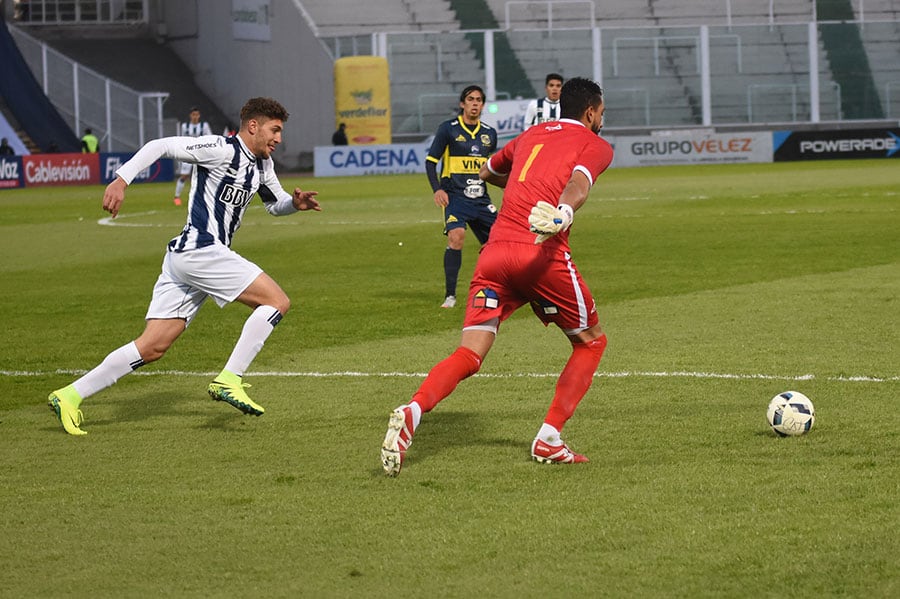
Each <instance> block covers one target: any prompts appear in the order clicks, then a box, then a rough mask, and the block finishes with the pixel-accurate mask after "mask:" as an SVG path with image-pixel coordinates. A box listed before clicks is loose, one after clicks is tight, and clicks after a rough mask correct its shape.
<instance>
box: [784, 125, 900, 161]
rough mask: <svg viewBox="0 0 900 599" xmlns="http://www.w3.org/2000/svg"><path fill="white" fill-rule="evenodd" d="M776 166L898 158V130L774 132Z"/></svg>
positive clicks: (899, 134) (899, 152)
mask: <svg viewBox="0 0 900 599" xmlns="http://www.w3.org/2000/svg"><path fill="white" fill-rule="evenodd" d="M772 143H773V146H774V157H775V161H776V162H781V161H791V160H835V159H843V158H900V129H848V130H838V131H775V132H773V133H772Z"/></svg>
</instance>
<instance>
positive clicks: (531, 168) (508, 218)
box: [488, 119, 613, 250]
mask: <svg viewBox="0 0 900 599" xmlns="http://www.w3.org/2000/svg"><path fill="white" fill-rule="evenodd" d="M612 159H613V150H612V147H611V146H610V145H609V143H608V142H607V141H606V140H604V139H602V138H601V137H599V136H598V135H597V134H596V133H594V132H592V131H591V130H590V129H588V128H587V127H585V126H584V125H583V124H581V123H580V122H578V121H574V120H571V119H561V120H559V121H554V122H549V123H543V124H541V125H537V126H534V127H531V128H530V129H528V130H527V131H525V132H524V133H522V134H521V135H519V136H518V137H516V138H515V139H513V140H512V141H510V142H509V143H507V144H506V145H505V146H504V147H503V149H502V150H500V151H499V152H497V153H496V154H494V155H493V156H491V158H490V160H489V161H488V168H489V169H490V170H491V172H493V173H495V174H498V175H503V174H506V173H509V181H508V182H507V184H506V189H505V190H504V191H503V205H502V206H501V208H500V214H499V215H498V216H497V221H496V222H495V223H494V226H493V228H492V229H491V236H490V240H489V242H490V241H516V242H522V243H529V244H533V243H534V233H532V232H531V231H530V230H529V225H528V215H529V214H531V209H532V207H534V205H535V204H537V202H538V201H539V200H544V201H545V202H549V203H550V204H553V205H554V206H556V205H558V203H559V196H560V195H562V192H563V189H565V187H566V183H568V182H569V179H570V178H571V176H572V173H574V172H575V171H581V172H582V173H584V175H585V176H586V177H587V178H588V179H589V180H590V181H591V184H593V183H594V181H596V180H597V177H599V176H600V174H601V173H602V172H603V171H605V170H606V168H607V167H608V166H609V164H610V163H611V162H612ZM543 245H545V246H551V247H554V246H555V247H559V248H563V249H566V250H568V249H569V232H568V231H563V232H561V233H559V234H558V235H554V236H553V237H551V238H550V239H548V240H547V241H545V242H544V244H543Z"/></svg>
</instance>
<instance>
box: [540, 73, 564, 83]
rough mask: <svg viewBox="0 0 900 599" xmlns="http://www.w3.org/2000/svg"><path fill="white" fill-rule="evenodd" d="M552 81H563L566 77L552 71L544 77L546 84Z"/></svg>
mask: <svg viewBox="0 0 900 599" xmlns="http://www.w3.org/2000/svg"><path fill="white" fill-rule="evenodd" d="M551 81H559V82H560V83H562V82H563V81H565V79H563V76H562V75H560V74H559V73H550V74H549V75H547V78H546V79H544V85H547V84H548V83H550V82H551Z"/></svg>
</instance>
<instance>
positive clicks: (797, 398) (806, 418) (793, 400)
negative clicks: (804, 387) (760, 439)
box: [766, 391, 816, 437]
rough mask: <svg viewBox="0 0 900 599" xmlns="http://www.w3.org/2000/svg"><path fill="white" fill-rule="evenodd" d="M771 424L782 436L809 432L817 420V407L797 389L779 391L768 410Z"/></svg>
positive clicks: (767, 417) (767, 418) (793, 435)
mask: <svg viewBox="0 0 900 599" xmlns="http://www.w3.org/2000/svg"><path fill="white" fill-rule="evenodd" d="M766 420H768V421H769V426H771V427H772V430H773V431H775V432H776V433H777V434H778V435H779V436H781V437H797V436H799V435H803V434H806V433H808V432H809V429H811V428H812V427H813V424H814V423H815V422H816V408H815V407H813V403H812V402H811V401H810V400H809V398H808V397H806V396H805V395H803V394H802V393H799V392H797V391H785V392H784V393H779V394H778V395H776V396H775V397H773V398H772V401H770V402H769V409H768V410H766Z"/></svg>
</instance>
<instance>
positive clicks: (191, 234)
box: [116, 135, 297, 252]
mask: <svg viewBox="0 0 900 599" xmlns="http://www.w3.org/2000/svg"><path fill="white" fill-rule="evenodd" d="M160 158H173V159H175V160H180V161H182V162H189V163H191V164H194V165H196V168H195V169H194V172H193V174H192V175H191V195H190V198H189V199H188V210H187V223H186V224H185V226H184V229H183V230H182V231H181V234H180V235H178V236H176V237H175V238H174V239H172V241H170V242H169V251H170V252H186V251H189V250H193V249H196V248H202V247H206V246H209V245H213V244H216V243H220V244H222V245H225V246H229V247H230V246H231V239H232V238H233V237H234V233H235V231H237V230H238V228H239V227H240V226H241V219H242V218H243V216H244V212H245V211H246V209H247V205H248V204H249V203H250V200H252V199H253V196H254V194H256V193H259V197H260V199H261V200H262V202H263V205H264V206H265V208H266V210H267V211H268V212H269V213H270V214H273V215H275V216H283V215H286V214H293V213H294V212H297V209H296V208H294V205H293V198H292V196H291V194H289V193H288V192H286V191H285V190H284V188H282V186H281V183H280V182H279V181H278V177H277V176H276V175H275V163H274V162H273V161H272V159H271V158H266V159H262V158H257V157H256V156H254V155H253V154H252V153H251V152H250V150H249V149H247V146H246V145H244V142H243V141H242V140H241V138H240V137H239V136H237V135H236V136H234V137H221V136H219V135H207V136H204V137H196V138H195V137H164V138H162V139H156V140H153V141H151V142H148V143H147V144H146V145H144V147H142V148H141V149H140V150H138V151H137V153H136V154H135V155H134V156H133V157H132V158H131V160H129V161H128V162H126V163H125V164H123V165H122V166H121V167H119V170H117V171H116V174H117V175H118V176H119V177H121V178H122V179H123V180H124V181H125V182H126V183H131V182H132V181H133V180H134V178H135V177H136V176H137V174H138V173H140V172H141V171H142V170H144V169H146V168H149V167H150V166H151V165H152V164H153V163H154V162H156V161H157V160H158V159H160Z"/></svg>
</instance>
